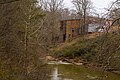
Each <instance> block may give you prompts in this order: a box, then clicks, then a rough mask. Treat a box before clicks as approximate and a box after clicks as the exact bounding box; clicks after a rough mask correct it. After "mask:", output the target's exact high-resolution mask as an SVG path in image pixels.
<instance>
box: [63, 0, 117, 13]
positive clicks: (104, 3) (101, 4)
mask: <svg viewBox="0 0 120 80" xmlns="http://www.w3.org/2000/svg"><path fill="white" fill-rule="evenodd" d="M64 1H65V7H68V8H71V9H72V8H73V9H74V7H73V4H72V3H71V0H64ZM91 1H92V2H93V6H94V7H95V9H96V10H97V12H98V13H101V12H103V11H104V8H108V5H109V4H111V2H113V1H116V0H91Z"/></svg>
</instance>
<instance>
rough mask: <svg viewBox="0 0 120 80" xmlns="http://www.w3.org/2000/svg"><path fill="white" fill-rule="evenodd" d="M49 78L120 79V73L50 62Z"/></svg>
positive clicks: (57, 79) (66, 79)
mask: <svg viewBox="0 0 120 80" xmlns="http://www.w3.org/2000/svg"><path fill="white" fill-rule="evenodd" d="M48 67H49V68H50V69H51V71H50V74H49V78H50V79H49V80H120V75H117V74H114V73H111V72H104V73H103V71H99V70H95V69H92V68H91V69H88V68H85V67H84V66H76V65H72V64H65V63H64V64H49V65H48Z"/></svg>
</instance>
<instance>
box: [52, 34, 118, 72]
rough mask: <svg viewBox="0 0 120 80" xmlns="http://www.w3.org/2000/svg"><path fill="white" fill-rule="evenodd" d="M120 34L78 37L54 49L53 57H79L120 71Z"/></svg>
mask: <svg viewBox="0 0 120 80" xmlns="http://www.w3.org/2000/svg"><path fill="white" fill-rule="evenodd" d="M119 36H120V35H119V34H113V33H109V34H105V35H102V36H100V37H97V38H94V39H85V40H82V39H79V40H78V41H77V42H76V43H74V44H72V45H69V46H65V47H63V48H62V49H59V50H54V51H53V53H54V56H55V57H58V58H60V57H64V58H68V59H75V58H79V59H82V60H83V61H85V62H89V63H97V64H99V65H101V66H100V67H103V68H107V69H114V70H117V71H120V62H119V60H120V57H119V56H120V48H119V47H120V37H119Z"/></svg>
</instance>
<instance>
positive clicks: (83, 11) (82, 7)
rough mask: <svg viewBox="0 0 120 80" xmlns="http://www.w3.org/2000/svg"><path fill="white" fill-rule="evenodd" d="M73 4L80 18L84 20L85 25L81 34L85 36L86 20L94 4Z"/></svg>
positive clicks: (85, 1) (76, 1) (87, 1)
mask: <svg viewBox="0 0 120 80" xmlns="http://www.w3.org/2000/svg"><path fill="white" fill-rule="evenodd" d="M72 2H73V4H74V5H75V7H76V9H77V11H78V14H79V15H80V17H81V16H82V18H83V25H82V26H81V34H82V35H84V34H85V32H86V31H85V27H86V18H87V16H88V14H87V13H88V11H89V10H90V8H91V6H92V2H91V1H90V0H73V1H72Z"/></svg>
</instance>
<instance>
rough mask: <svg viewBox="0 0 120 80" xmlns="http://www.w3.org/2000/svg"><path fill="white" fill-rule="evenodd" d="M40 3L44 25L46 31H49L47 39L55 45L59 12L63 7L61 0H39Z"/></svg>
mask: <svg viewBox="0 0 120 80" xmlns="http://www.w3.org/2000/svg"><path fill="white" fill-rule="evenodd" d="M41 4H42V8H43V10H44V11H45V14H46V17H45V18H44V26H45V27H47V32H49V38H48V39H49V40H50V42H51V44H52V45H55V43H56V40H57V39H58V35H59V28H60V19H61V13H60V12H61V9H62V7H63V0H41ZM47 36H48V35H47Z"/></svg>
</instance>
